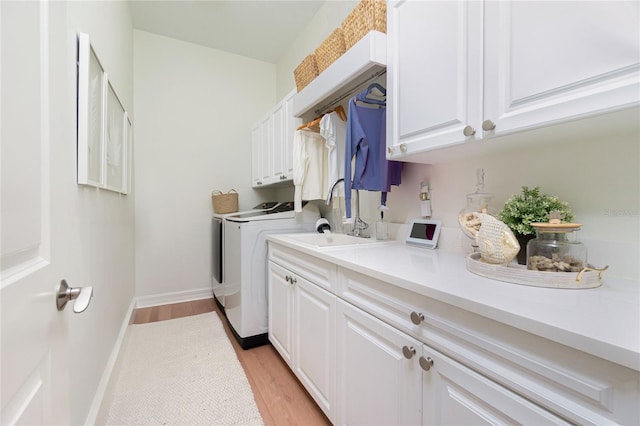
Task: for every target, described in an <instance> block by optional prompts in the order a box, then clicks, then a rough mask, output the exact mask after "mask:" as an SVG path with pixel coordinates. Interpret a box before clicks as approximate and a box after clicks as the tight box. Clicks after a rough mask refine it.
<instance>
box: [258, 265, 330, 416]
mask: <svg viewBox="0 0 640 426" xmlns="http://www.w3.org/2000/svg"><path fill="white" fill-rule="evenodd" d="M269 301H270V304H269V340H270V341H271V343H272V344H273V346H274V348H276V350H277V351H278V352H279V353H280V355H281V356H282V358H283V359H284V360H285V361H286V362H287V364H288V365H289V367H290V368H291V370H292V371H293V372H294V373H295V375H296V376H297V377H298V379H299V380H300V382H301V383H302V384H303V385H304V387H305V388H306V389H307V391H308V392H309V394H310V395H311V396H312V397H313V399H314V400H315V401H316V403H317V404H318V406H320V408H321V409H322V411H323V412H324V413H325V415H326V416H327V417H328V418H329V419H330V420H332V421H333V419H334V410H335V408H334V407H335V401H336V399H335V380H336V368H335V329H336V326H335V321H336V312H335V309H336V296H335V295H333V294H331V293H329V292H328V291H326V290H323V289H321V288H320V287H318V286H317V285H315V284H313V283H311V282H310V281H308V280H306V279H304V278H303V277H301V276H300V274H298V273H296V272H293V271H290V270H288V269H285V268H283V267H281V266H280V265H277V264H275V263H273V262H269Z"/></svg>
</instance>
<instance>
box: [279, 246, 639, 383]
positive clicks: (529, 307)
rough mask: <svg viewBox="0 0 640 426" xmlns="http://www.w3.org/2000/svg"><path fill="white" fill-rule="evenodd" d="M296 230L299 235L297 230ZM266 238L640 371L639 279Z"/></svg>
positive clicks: (419, 251) (402, 249) (412, 250)
mask: <svg viewBox="0 0 640 426" xmlns="http://www.w3.org/2000/svg"><path fill="white" fill-rule="evenodd" d="M297 235H298V236H299V235H300V234H297ZM267 238H268V240H270V241H273V242H277V243H279V244H282V245H284V246H286V247H290V248H294V249H296V250H299V251H301V252H303V253H307V254H310V255H313V256H316V257H318V258H320V259H323V260H327V261H329V262H332V263H335V264H337V265H339V266H342V267H345V268H348V269H351V270H353V271H356V272H360V273H362V274H365V275H369V276H371V277H373V278H376V279H379V280H383V281H386V282H388V283H390V284H393V285H397V286H398V287H401V288H404V289H406V290H410V291H413V292H416V293H418V294H421V295H423V296H427V297H431V298H433V299H436V300H439V301H441V302H445V303H448V304H451V305H453V306H456V307H459V308H461V309H465V310H467V311H470V312H473V313H476V314H478V315H482V316H484V317H487V318H490V319H493V320H496V321H499V322H502V323H504V324H507V325H510V326H513V327H517V328H519V329H521V330H525V331H528V332H530V333H533V334H535V335H538V336H541V337H544V338H547V339H549V340H552V341H555V342H558V343H561V344H563V345H566V346H569V347H572V348H575V349H578V350H581V351H584V352H586V353H589V354H592V355H595V356H597V357H600V358H603V359H606V360H609V361H611V362H614V363H616V364H620V365H624V366H626V367H629V368H632V369H634V370H637V371H640V283H639V282H637V281H630V280H623V279H616V278H613V277H610V276H608V275H607V273H606V272H605V273H604V275H603V284H602V286H600V287H597V288H593V289H583V290H575V289H553V288H540V287H530V286H525V285H519V284H511V283H505V282H501V281H496V280H492V279H489V278H484V277H481V276H479V275H476V274H473V273H471V272H469V271H467V269H466V266H465V257H464V255H463V254H461V253H451V252H446V251H442V250H440V249H437V250H428V249H423V248H419V247H411V246H407V245H406V244H405V243H404V241H402V242H400V241H389V242H379V243H374V244H362V245H357V246H353V245H351V246H343V247H340V246H337V247H331V248H320V249H318V248H314V247H313V246H310V245H308V244H304V243H301V242H298V241H296V240H294V239H291V238H288V237H287V235H270V236H268V237H267Z"/></svg>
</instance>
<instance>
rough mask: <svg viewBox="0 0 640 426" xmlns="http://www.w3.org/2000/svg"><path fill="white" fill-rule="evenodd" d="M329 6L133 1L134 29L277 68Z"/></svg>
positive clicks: (304, 0)
mask: <svg viewBox="0 0 640 426" xmlns="http://www.w3.org/2000/svg"><path fill="white" fill-rule="evenodd" d="M324 1H325V0H284V1H283V0H130V1H129V2H130V4H131V14H132V17H133V27H134V28H135V29H139V30H143V31H148V32H151V33H155V34H160V35H164V36H167V37H171V38H175V39H178V40H183V41H187V42H191V43H196V44H200V45H203V46H208V47H211V48H215V49H219V50H224V51H227V52H231V53H235V54H238V55H242V56H247V57H250V58H255V59H258V60H261V61H265V62H270V63H276V62H277V61H278V59H280V57H281V56H282V54H283V53H284V52H285V51H286V49H287V48H288V47H289V46H290V45H291V43H292V42H293V40H295V38H296V37H297V36H298V34H300V32H301V31H302V30H303V29H304V28H305V26H306V25H307V23H308V22H309V21H310V20H311V18H312V17H313V15H315V13H316V12H317V11H318V9H319V8H320V6H321V5H322V4H323V3H324Z"/></svg>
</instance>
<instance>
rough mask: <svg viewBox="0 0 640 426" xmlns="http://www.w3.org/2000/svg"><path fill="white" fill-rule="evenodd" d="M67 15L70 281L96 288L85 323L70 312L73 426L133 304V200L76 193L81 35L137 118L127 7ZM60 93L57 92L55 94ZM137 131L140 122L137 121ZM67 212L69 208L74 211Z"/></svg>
mask: <svg viewBox="0 0 640 426" xmlns="http://www.w3.org/2000/svg"><path fill="white" fill-rule="evenodd" d="M52 6H53V7H55V8H63V9H65V12H66V16H67V33H66V40H65V47H66V52H64V54H65V55H66V58H67V60H66V62H67V63H68V67H67V71H66V72H67V76H66V87H67V95H66V96H67V99H68V103H67V104H66V105H61V106H60V107H61V109H60V111H59V114H60V117H64V120H65V127H66V128H67V131H68V134H69V135H70V137H69V138H67V140H65V141H60V142H61V143H62V144H64V145H65V146H58V147H56V153H57V154H55V155H59V158H60V161H61V162H63V163H66V166H65V169H66V170H68V173H67V180H68V185H70V186H73V187H75V188H77V191H76V192H75V194H74V197H73V198H72V199H68V200H58V199H56V200H53V201H54V202H64V203H67V204H68V206H67V207H68V208H71V210H72V211H73V212H74V213H73V215H71V217H69V218H68V220H71V221H73V222H72V223H73V225H71V226H72V228H73V229H74V232H73V234H72V235H68V236H67V238H69V239H72V240H74V242H73V243H72V244H70V245H71V246H73V247H76V248H77V252H75V253H68V254H67V255H68V256H71V257H72V258H73V261H74V263H75V266H74V274H77V276H74V277H67V278H68V279H69V280H70V281H69V283H70V284H71V285H73V286H84V285H91V286H93V289H94V297H93V299H92V301H91V305H90V306H89V308H88V309H87V310H86V311H85V312H83V313H82V314H81V315H74V314H73V313H70V312H69V309H67V312H65V315H66V319H67V321H68V325H69V336H70V347H69V354H68V356H69V358H70V365H71V366H72V367H73V369H72V370H71V372H70V373H71V377H70V385H71V395H70V397H71V424H81V423H84V422H85V420H86V419H87V415H88V412H89V409H90V407H91V404H92V401H93V399H94V396H95V395H96V391H97V389H98V386H99V383H100V380H101V378H102V375H103V372H104V370H105V366H106V365H107V362H108V360H109V357H110V355H111V351H112V349H113V347H114V344H115V343H116V340H117V337H118V333H119V331H120V328H121V325H122V323H123V320H125V317H126V314H127V312H128V309H129V306H130V303H131V301H132V299H133V297H134V289H135V286H134V261H133V257H134V231H133V227H134V220H133V219H134V212H133V210H134V200H133V199H134V194H129V195H127V196H125V195H121V194H116V193H114V192H111V191H105V190H98V189H96V188H89V187H81V186H77V185H76V173H75V169H76V159H75V152H76V141H75V134H76V130H75V129H76V99H75V93H76V89H75V88H76V67H75V61H76V33H77V32H85V33H88V34H89V35H90V37H91V43H92V44H93V46H94V48H95V51H96V53H97V55H98V56H99V58H100V60H101V61H102V63H103V64H104V66H105V68H106V70H107V72H108V73H109V79H110V80H111V82H112V84H113V86H114V88H115V90H116V92H117V94H118V96H119V97H120V100H121V101H122V102H123V104H124V106H125V108H126V109H127V110H128V111H129V112H130V113H133V58H132V46H133V34H132V24H131V14H130V11H129V4H128V3H127V2H112V1H93V2H75V1H70V2H64V3H63V2H53V3H52ZM58 89H60V88H55V90H58ZM133 123H134V126H135V116H134V117H133ZM69 206H70V207H69Z"/></svg>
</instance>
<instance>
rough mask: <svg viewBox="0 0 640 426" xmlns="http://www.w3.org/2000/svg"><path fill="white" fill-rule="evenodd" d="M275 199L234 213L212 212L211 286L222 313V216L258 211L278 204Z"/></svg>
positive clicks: (223, 302)
mask: <svg viewBox="0 0 640 426" xmlns="http://www.w3.org/2000/svg"><path fill="white" fill-rule="evenodd" d="M279 204H280V203H279V202H277V201H266V202H263V203H260V204H258V205H257V206H255V207H253V208H252V209H251V210H246V211H242V212H234V213H214V214H213V218H212V219H211V287H212V289H213V298H214V300H215V301H216V305H218V308H220V311H221V312H222V313H224V311H225V309H224V305H225V294H226V288H225V285H224V226H223V225H224V218H225V217H229V216H238V215H243V214H247V213H259V212H264V211H267V210H269V209H272V208H274V207H276V206H277V205H279Z"/></svg>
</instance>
